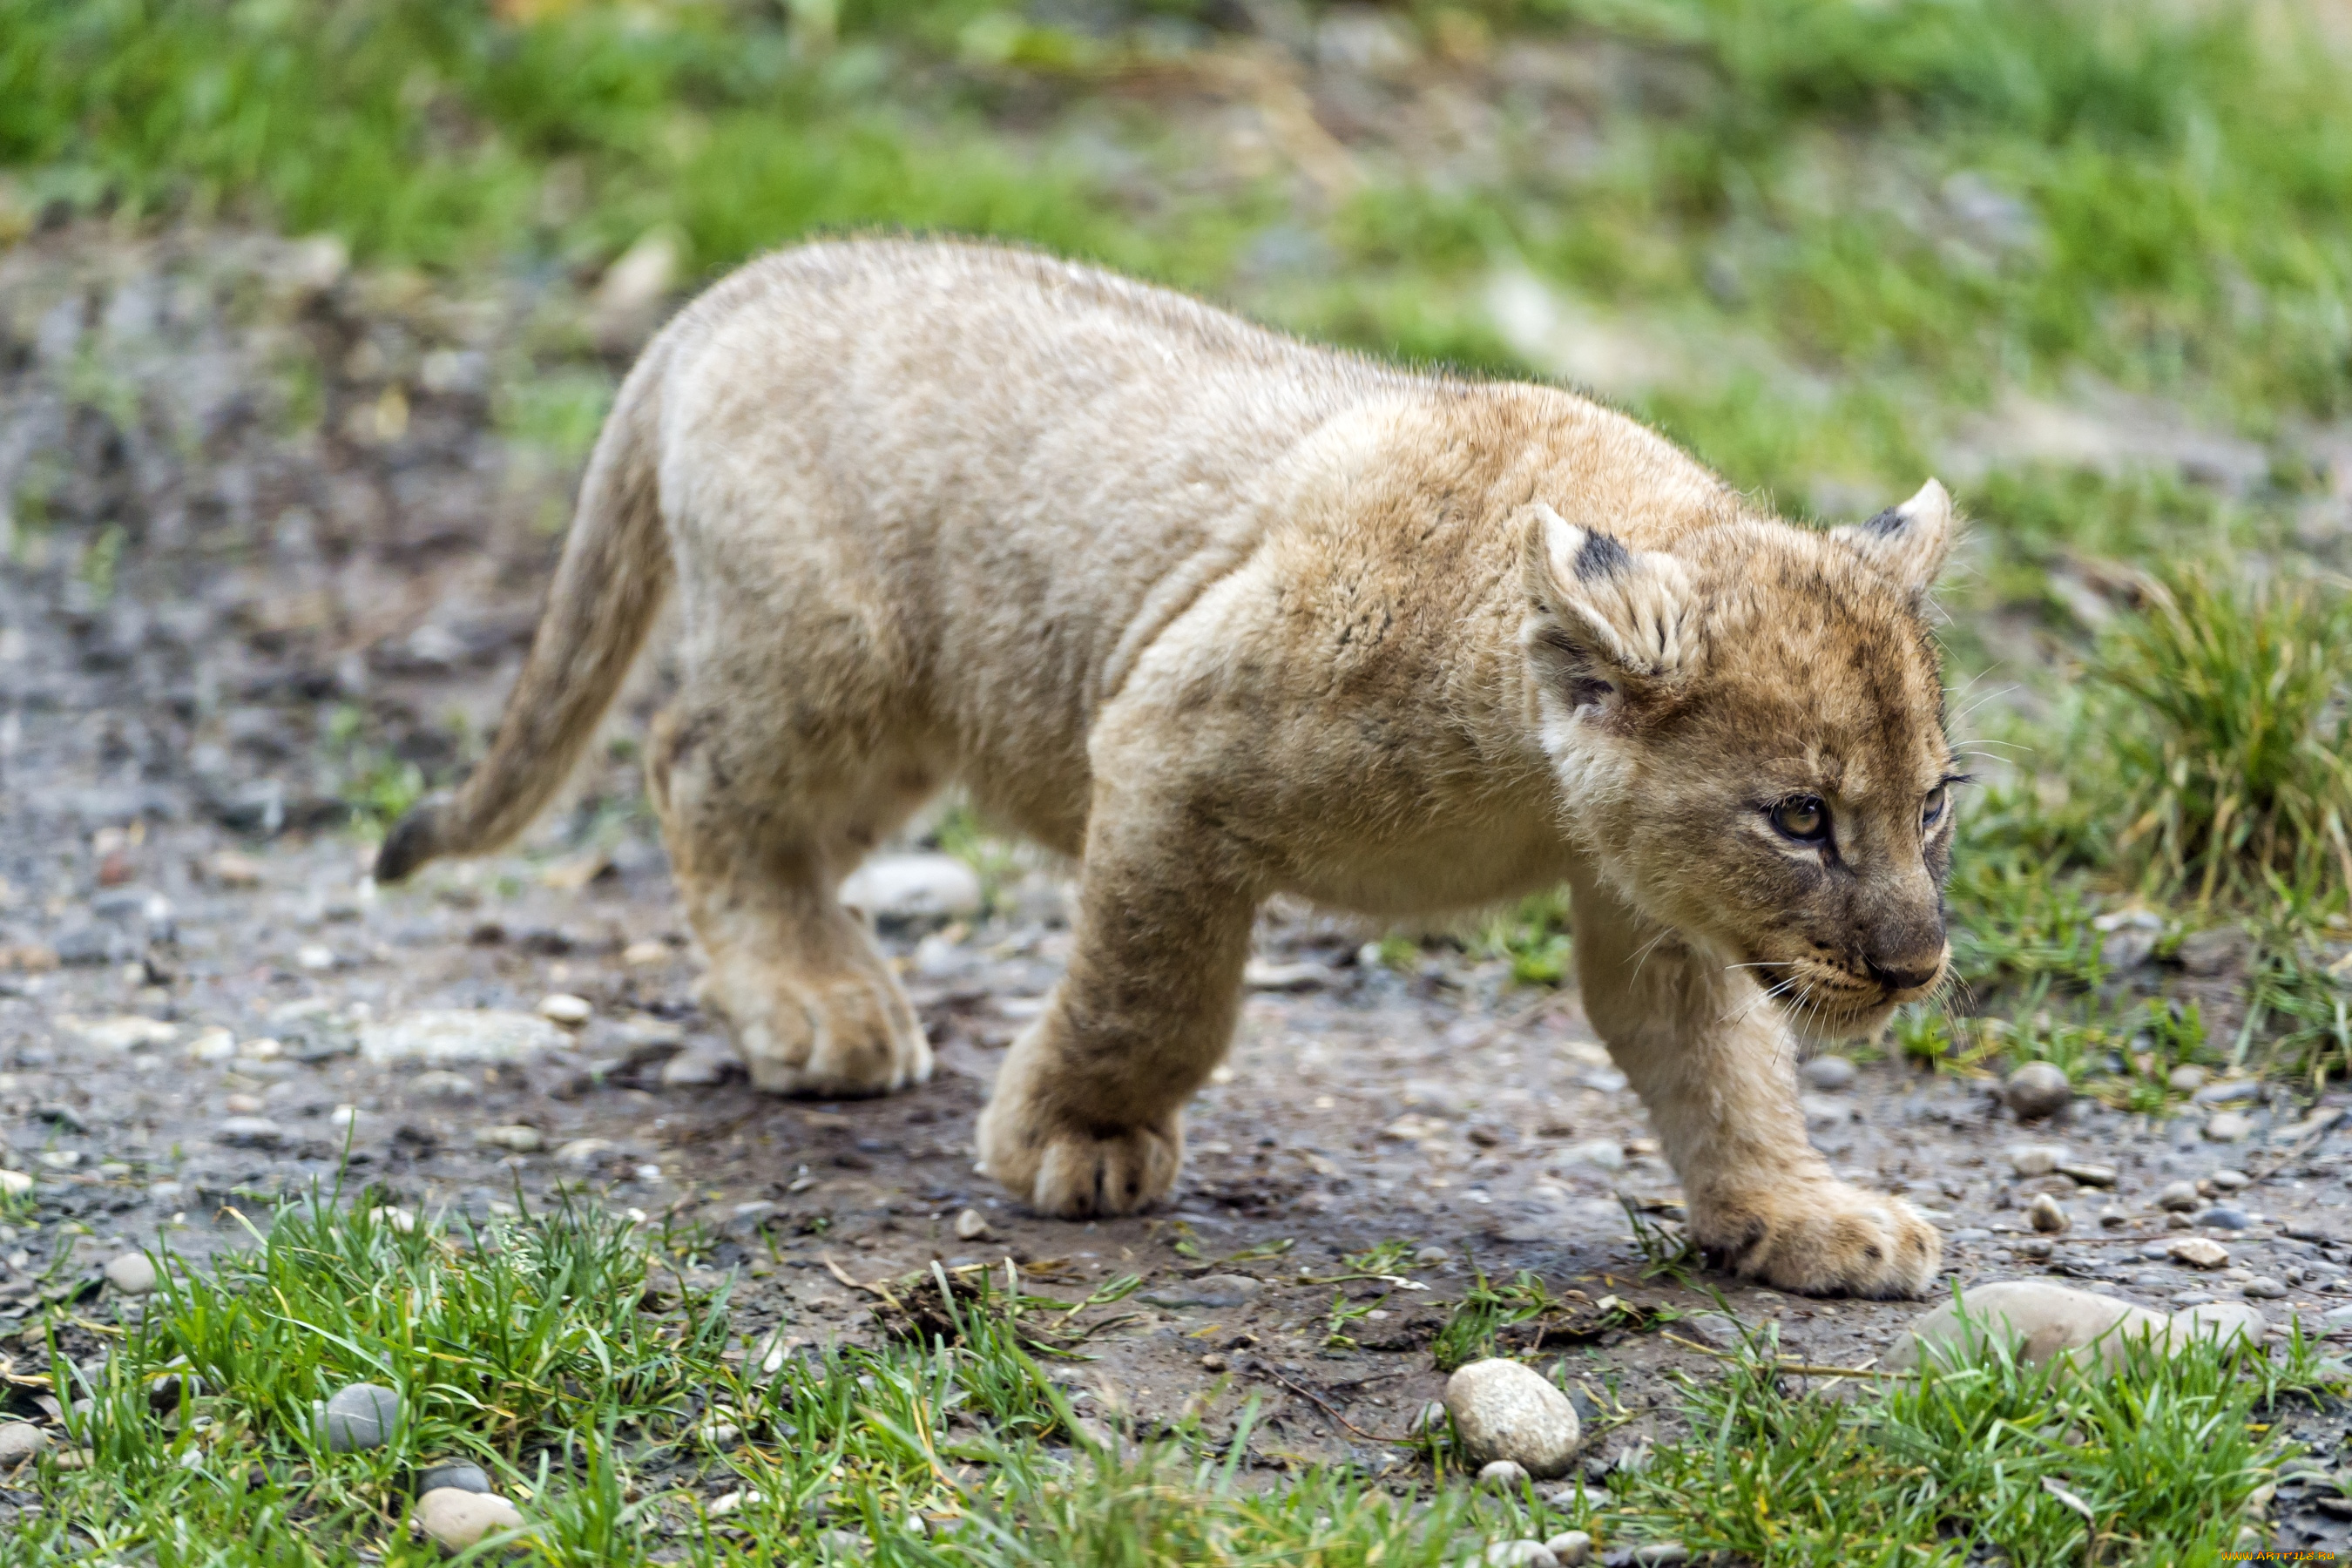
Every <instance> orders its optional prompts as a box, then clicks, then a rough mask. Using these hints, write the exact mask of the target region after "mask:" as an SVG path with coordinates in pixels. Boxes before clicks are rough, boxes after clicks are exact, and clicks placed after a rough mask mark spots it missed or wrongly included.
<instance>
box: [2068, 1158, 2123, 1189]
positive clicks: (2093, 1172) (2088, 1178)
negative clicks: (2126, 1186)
mask: <svg viewBox="0 0 2352 1568" xmlns="http://www.w3.org/2000/svg"><path fill="white" fill-rule="evenodd" d="M2058 1173H2059V1174H2060V1175H2062V1176H2065V1177H2067V1178H2069V1179H2071V1180H2073V1181H2074V1182H2076V1183H2078V1184H2081V1185H2083V1186H2085V1187H2112V1186H2114V1185H2115V1184H2116V1168H2115V1167H2114V1166H2113V1165H2094V1164H2091V1163H2087V1162H2084V1161H2079V1160H2069V1161H2066V1162H2065V1163H2062V1164H2061V1165H2060V1166H2059V1167H2058Z"/></svg>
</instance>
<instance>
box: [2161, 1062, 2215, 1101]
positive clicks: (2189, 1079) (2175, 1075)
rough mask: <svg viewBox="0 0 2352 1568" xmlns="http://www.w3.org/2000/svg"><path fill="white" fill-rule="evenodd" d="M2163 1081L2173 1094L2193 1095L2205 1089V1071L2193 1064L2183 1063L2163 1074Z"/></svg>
mask: <svg viewBox="0 0 2352 1568" xmlns="http://www.w3.org/2000/svg"><path fill="white" fill-rule="evenodd" d="M2164 1081H2165V1084H2166V1086H2167V1087H2168V1088H2169V1089H2171V1090H2172V1092H2173V1093H2175V1094H2195V1093H2196V1092H2197V1091H2198V1090H2199V1089H2203V1088H2204V1087H2205V1069H2204V1068H2200V1067H2199V1066H2197V1065H2196V1064H2195V1063H2194V1062H2183V1063H2181V1064H2180V1065H2179V1067H2177V1068H2173V1069H2172V1070H2171V1071H2170V1072H2168V1073H2167V1074H2165V1075H2164Z"/></svg>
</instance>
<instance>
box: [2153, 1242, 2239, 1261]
mask: <svg viewBox="0 0 2352 1568" xmlns="http://www.w3.org/2000/svg"><path fill="white" fill-rule="evenodd" d="M2164 1250H2165V1252H2166V1253H2167V1254H2168V1256H2170V1258H2172V1260H2173V1261H2174V1262H2176V1263H2186V1264H2187V1265H2189V1268H2223V1267H2225V1266H2227V1264H2228V1263H2229V1261H2230V1253H2229V1249H2228V1248H2226V1247H2223V1246H2222V1245H2221V1243H2220V1242H2218V1241H2208V1240H2206V1239H2205V1238H2204V1237H2201V1236H2184V1237H2179V1239H2178V1240H2176V1241H2174V1242H2173V1243H2172V1245H2171V1246H2169V1247H2166V1248H2165V1249H2164Z"/></svg>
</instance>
